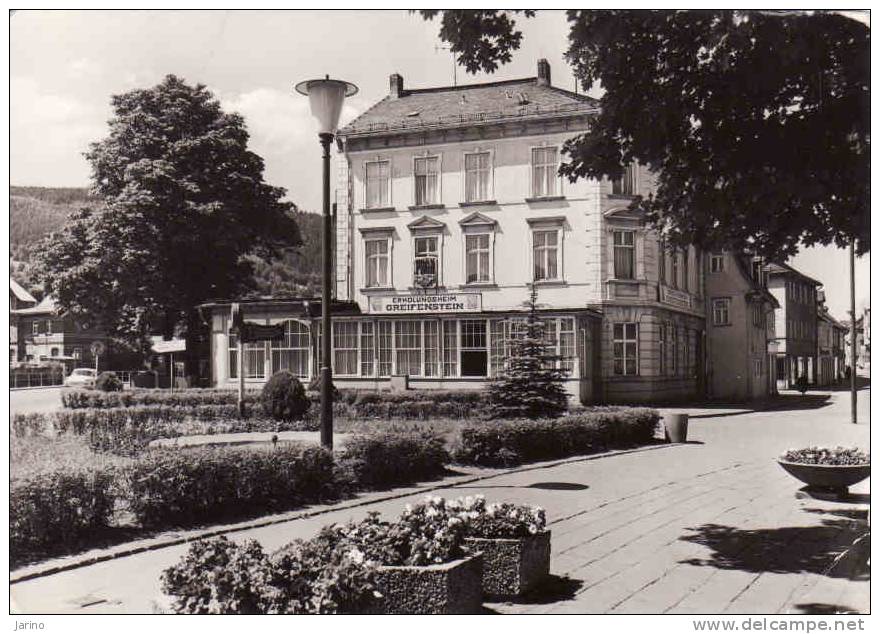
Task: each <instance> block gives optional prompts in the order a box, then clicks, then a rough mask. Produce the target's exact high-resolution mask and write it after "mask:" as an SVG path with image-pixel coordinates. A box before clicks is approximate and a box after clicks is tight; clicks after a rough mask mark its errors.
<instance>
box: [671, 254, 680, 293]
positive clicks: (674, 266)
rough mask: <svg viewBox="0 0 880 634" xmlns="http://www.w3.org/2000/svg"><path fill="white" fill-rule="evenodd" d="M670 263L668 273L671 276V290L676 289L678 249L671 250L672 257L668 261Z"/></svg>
mask: <svg viewBox="0 0 880 634" xmlns="http://www.w3.org/2000/svg"><path fill="white" fill-rule="evenodd" d="M670 263H671V264H672V267H671V270H670V273H671V275H672V280H671V282H672V288H678V249H673V250H672V257H671V259H670Z"/></svg>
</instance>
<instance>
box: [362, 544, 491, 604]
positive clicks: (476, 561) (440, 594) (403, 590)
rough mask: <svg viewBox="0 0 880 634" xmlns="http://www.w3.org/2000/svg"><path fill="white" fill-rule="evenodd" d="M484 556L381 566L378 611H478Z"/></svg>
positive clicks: (377, 579) (480, 601) (378, 585)
mask: <svg viewBox="0 0 880 634" xmlns="http://www.w3.org/2000/svg"><path fill="white" fill-rule="evenodd" d="M482 576H483V555H482V554H481V553H475V554H473V555H470V556H468V557H465V558H464V559H456V560H455V561H450V562H448V563H445V564H435V565H431V566H381V567H380V568H379V571H378V575H377V578H376V585H377V587H378V590H379V592H380V593H381V594H382V598H380V599H377V601H376V604H375V606H374V610H375V612H377V613H380V614H477V613H478V612H479V611H480V606H481V605H482V603H483V593H482V589H481V587H480V586H481V580H482Z"/></svg>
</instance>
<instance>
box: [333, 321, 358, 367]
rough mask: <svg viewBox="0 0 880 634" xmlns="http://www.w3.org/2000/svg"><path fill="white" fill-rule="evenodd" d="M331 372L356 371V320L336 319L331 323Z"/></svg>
mask: <svg viewBox="0 0 880 634" xmlns="http://www.w3.org/2000/svg"><path fill="white" fill-rule="evenodd" d="M333 372H334V373H335V374H340V375H343V374H347V375H357V373H358V322H356V321H338V322H335V323H334V324H333Z"/></svg>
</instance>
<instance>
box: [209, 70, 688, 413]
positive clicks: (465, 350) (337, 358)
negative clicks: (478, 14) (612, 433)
mask: <svg viewBox="0 0 880 634" xmlns="http://www.w3.org/2000/svg"><path fill="white" fill-rule="evenodd" d="M597 112H598V110H597V103H596V102H595V101H594V100H593V99H591V98H589V97H586V96H584V95H578V94H575V93H572V92H569V91H566V90H562V89H559V88H555V87H553V86H552V84H551V81H550V67H549V64H547V62H546V60H540V61H539V62H538V75H537V77H532V78H528V79H522V80H513V81H501V82H492V83H486V84H475V85H470V86H454V87H442V88H424V89H406V88H404V81H403V78H402V77H401V76H400V75H397V74H394V75H391V77H390V91H389V94H388V95H387V96H386V97H385V98H384V99H382V100H381V101H380V102H378V103H377V104H375V105H374V106H372V107H371V108H369V109H368V110H367V111H366V112H364V113H363V114H362V115H361V116H359V117H358V118H356V119H355V120H354V121H353V122H352V123H351V124H349V125H348V126H346V127H345V128H344V129H342V130H340V131H339V134H338V136H337V146H338V149H339V156H338V157H337V158H338V161H337V165H338V174H337V177H338V180H337V204H338V211H337V234H336V294H337V297H338V299H339V300H340V305H339V308H340V310H341V311H344V312H345V313H347V314H338V316H336V315H335V316H334V340H333V343H334V349H335V352H334V360H333V361H334V363H333V365H334V367H333V372H334V379H335V381H336V382H337V384H338V385H340V386H361V387H369V388H381V387H383V386H387V385H388V382H389V380H390V377H392V376H394V375H406V376H408V377H409V384H410V386H411V387H424V388H479V387H481V386H482V385H484V383H485V381H486V379H487V378H488V377H491V376H492V375H494V374H496V373H497V372H498V371H499V370H500V368H501V367H502V365H503V363H504V358H505V346H504V342H505V338H506V337H507V334H508V332H509V329H510V327H511V319H515V318H517V317H520V318H521V317H522V313H523V311H524V308H523V305H522V304H523V302H524V301H525V300H526V299H527V296H528V284H529V283H534V284H535V285H536V286H537V288H538V298H539V303H540V304H542V307H543V308H542V312H543V313H544V315H545V317H546V319H547V320H548V323H549V325H550V332H551V333H552V339H553V342H554V345H555V346H556V349H557V352H558V353H559V354H560V355H562V356H563V357H565V361H564V362H563V363H564V365H565V367H566V368H567V369H568V370H570V373H569V391H570V393H571V394H572V395H573V396H576V397H577V398H579V399H580V400H582V401H583V402H596V401H626V402H638V401H656V400H666V399H675V398H684V397H688V396H693V395H695V394H697V393H698V392H700V391H701V389H702V385H701V383H702V376H703V371H702V366H703V349H704V336H705V335H704V333H705V322H704V301H703V297H704V291H703V282H704V280H703V273H702V272H703V268H704V267H703V265H702V256H701V255H700V254H699V253H697V252H696V251H695V250H694V249H688V250H683V251H680V252H673V251H672V250H669V249H667V250H663V249H662V248H661V247H662V245H661V243H660V241H659V240H658V237H657V235H656V234H655V233H654V232H653V231H651V230H650V229H649V228H647V227H646V226H645V223H644V220H643V218H642V217H640V216H639V215H637V214H634V213H632V212H629V211H628V209H627V207H628V206H629V204H630V202H631V200H632V199H633V197H634V196H635V195H638V194H646V193H648V192H649V191H650V189H651V187H652V186H653V181H652V178H651V176H650V174H649V173H648V172H647V171H646V170H644V169H638V168H635V167H634V168H632V169H630V170H628V171H627V173H626V175H625V176H624V178H623V179H621V180H620V181H618V182H615V183H612V182H608V181H596V180H588V179H580V180H578V181H577V182H575V183H570V182H568V181H567V180H565V179H563V178H560V177H559V176H558V175H557V170H558V168H559V165H560V163H561V161H562V160H563V152H562V148H563V144H564V143H565V141H566V140H567V139H570V138H571V137H573V136H575V135H576V134H578V133H579V132H580V131H582V130H584V129H585V127H586V125H587V122H588V120H589V118H590V117H592V116H594V115H595V114H596V113H597ZM315 306H316V303H315V302H314V301H311V302H309V307H308V308H306V307H304V305H303V304H302V303H296V302H288V303H287V305H285V303H284V302H280V303H279V302H266V303H263V304H261V305H253V306H248V307H247V311H248V312H247V318H248V319H258V320H262V321H265V323H278V322H281V321H288V322H289V326H288V328H289V329H290V333H291V336H290V338H289V340H288V341H287V342H286V343H285V346H287V344H288V343H290V344H293V343H296V344H297V345H298V346H299V348H298V349H299V350H300V352H298V353H297V355H298V356H297V359H298V361H297V363H298V364H299V365H298V366H297V367H298V370H297V372H299V373H300V374H301V375H303V376H304V377H311V376H314V375H315V374H316V373H317V372H316V370H317V367H318V366H317V365H316V364H317V359H316V358H315V357H314V355H311V356H310V357H308V358H307V354H308V353H307V348H308V346H309V345H314V343H315V341H316V340H317V337H316V336H315V330H316V328H317V322H316V321H315V320H314V318H313V317H314V316H316V313H315ZM206 308H210V309H211V310H212V311H213V314H214V320H213V325H214V337H213V338H212V339H213V341H212V345H213V346H214V348H215V353H214V360H215V362H214V373H215V381H216V382H217V383H218V384H224V383H230V382H234V378H233V377H234V371H233V370H231V369H230V365H229V361H230V359H232V358H234V355H235V354H237V353H236V352H235V346H234V343H235V340H234V337H233V338H232V339H231V341H232V344H233V346H232V350H233V352H232V353H224V352H223V351H224V350H229V345H230V344H229V342H230V338H229V337H228V336H227V332H228V327H229V323H228V321H229V320H228V305H227V304H223V303H219V304H212V305H210V306H208V307H206ZM306 313H309V314H311V315H312V317H307V316H306ZM309 342H311V344H309ZM273 345H275V344H268V343H267V344H265V345H263V344H254V347H255V349H256V352H253V353H248V354H249V355H251V356H254V355H256V356H255V357H254V361H253V363H252V364H251V369H250V370H249V371H248V375H250V380H253V381H261V380H265V378H266V377H267V376H268V375H270V374H271V373H272V372H274V371H276V370H277V369H280V367H281V363H282V354H281V353H280V352H273ZM276 347H277V346H276ZM286 349H292V348H290V347H289V346H288V347H287V348H286ZM284 354H287V353H284ZM273 359H275V360H277V362H278V363H276V362H275V361H273ZM245 360H246V361H247V357H246V359H245ZM248 375H246V376H248Z"/></svg>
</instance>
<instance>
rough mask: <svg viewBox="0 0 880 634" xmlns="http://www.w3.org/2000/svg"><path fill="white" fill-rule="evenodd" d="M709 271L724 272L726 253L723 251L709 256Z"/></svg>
mask: <svg viewBox="0 0 880 634" xmlns="http://www.w3.org/2000/svg"><path fill="white" fill-rule="evenodd" d="M709 272H710V273H723V272H724V255H723V254H721V253H713V254H712V255H710V256H709Z"/></svg>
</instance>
